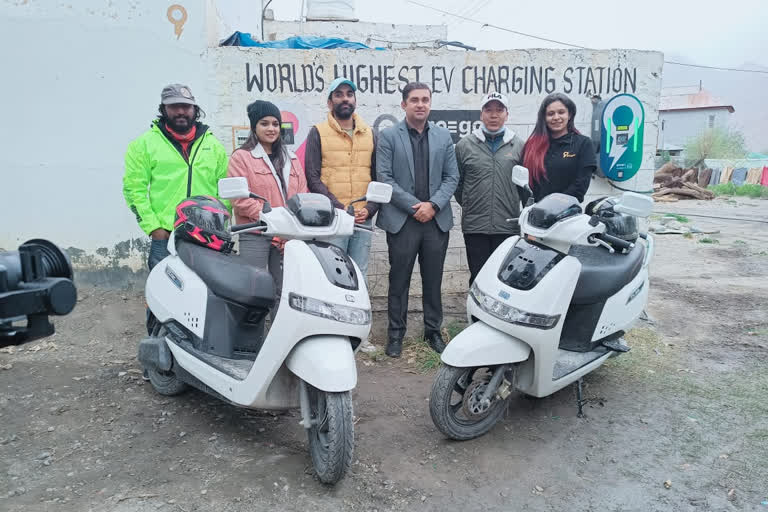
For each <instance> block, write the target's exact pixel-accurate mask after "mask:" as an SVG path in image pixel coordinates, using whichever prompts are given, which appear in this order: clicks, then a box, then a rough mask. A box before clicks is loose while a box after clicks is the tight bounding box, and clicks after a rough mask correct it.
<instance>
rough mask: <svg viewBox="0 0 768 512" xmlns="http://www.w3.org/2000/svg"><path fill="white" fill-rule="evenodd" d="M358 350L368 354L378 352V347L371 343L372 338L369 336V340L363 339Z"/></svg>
mask: <svg viewBox="0 0 768 512" xmlns="http://www.w3.org/2000/svg"><path fill="white" fill-rule="evenodd" d="M358 350H359V351H360V352H365V353H366V354H370V353H371V352H376V351H377V350H378V349H377V348H376V346H375V345H374V344H373V343H371V340H370V338H369V339H367V340H363V342H362V343H361V344H360V348H359V349H358Z"/></svg>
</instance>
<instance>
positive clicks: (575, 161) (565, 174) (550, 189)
mask: <svg viewBox="0 0 768 512" xmlns="http://www.w3.org/2000/svg"><path fill="white" fill-rule="evenodd" d="M544 168H545V169H546V171H547V174H546V177H545V178H542V180H541V181H539V182H538V183H536V182H534V181H533V180H531V183H532V186H531V189H532V190H533V198H534V199H535V200H536V202H539V201H540V200H541V199H543V198H544V197H546V196H548V195H549V194H552V193H554V192H560V193H561V194H568V195H569V196H573V197H575V198H576V199H578V200H579V202H582V201H584V194H586V193H587V189H589V182H590V179H591V177H592V173H593V172H594V171H595V169H597V160H596V157H595V148H594V146H593V145H592V139H590V138H589V137H586V136H584V135H581V134H578V133H573V132H570V133H568V134H566V135H563V136H562V137H560V138H559V139H552V138H550V139H549V149H548V150H547V154H546V155H545V156H544Z"/></svg>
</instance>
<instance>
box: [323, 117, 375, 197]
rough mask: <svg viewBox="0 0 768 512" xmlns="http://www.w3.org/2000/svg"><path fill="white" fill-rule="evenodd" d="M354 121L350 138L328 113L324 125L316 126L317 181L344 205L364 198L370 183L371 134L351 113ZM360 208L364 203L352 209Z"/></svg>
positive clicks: (365, 125)
mask: <svg viewBox="0 0 768 512" xmlns="http://www.w3.org/2000/svg"><path fill="white" fill-rule="evenodd" d="M353 119H354V120H355V136H354V137H352V138H350V136H349V134H348V133H347V132H345V131H344V130H342V129H341V127H340V126H339V123H338V122H337V121H336V119H335V118H334V117H333V116H332V115H331V114H330V113H328V120H327V121H326V122H324V123H320V124H318V125H317V131H318V133H319V134H320V147H321V152H322V158H323V165H322V168H321V169H320V179H321V180H322V182H323V183H324V184H325V186H326V187H328V190H329V191H330V192H331V194H333V195H334V196H336V198H337V199H338V200H339V201H340V202H341V203H343V204H344V206H346V205H347V204H349V203H350V201H353V200H354V199H358V198H360V197H363V196H364V195H365V192H366V191H367V189H368V183H370V182H371V156H373V132H372V131H371V128H370V127H369V126H368V125H367V124H365V122H364V121H363V120H362V119H360V117H359V116H358V115H357V114H353ZM363 206H365V203H357V204H355V209H356V210H359V209H360V208H362V207H363Z"/></svg>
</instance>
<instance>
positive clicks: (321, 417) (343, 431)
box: [307, 386, 355, 484]
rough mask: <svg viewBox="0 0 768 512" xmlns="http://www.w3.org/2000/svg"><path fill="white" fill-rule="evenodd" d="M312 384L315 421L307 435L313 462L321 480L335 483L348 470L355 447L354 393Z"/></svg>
mask: <svg viewBox="0 0 768 512" xmlns="http://www.w3.org/2000/svg"><path fill="white" fill-rule="evenodd" d="M308 387H309V389H308V391H309V408H310V411H311V421H312V423H313V424H312V427H311V428H310V429H309V430H308V431H307V434H308V436H309V453H310V455H311V456H312V464H313V465H314V467H315V472H316V473H317V477H318V478H319V479H320V481H321V482H323V483H324V484H335V483H336V482H338V481H339V480H341V479H342V478H344V475H345V474H346V473H347V470H348V469H349V465H350V464H351V463H352V454H353V452H354V448H355V426H354V423H353V420H352V394H351V393H350V392H349V391H345V392H343V393H329V392H325V391H320V390H318V389H315V388H313V387H311V386H308Z"/></svg>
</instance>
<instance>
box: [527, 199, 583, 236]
mask: <svg viewBox="0 0 768 512" xmlns="http://www.w3.org/2000/svg"><path fill="white" fill-rule="evenodd" d="M580 213H581V206H579V202H578V201H577V200H576V198H575V197H573V196H569V195H566V194H560V193H555V194H550V195H548V196H547V197H545V198H544V199H542V200H541V201H539V202H538V203H536V205H535V206H533V207H532V208H531V211H530V213H529V214H528V224H530V225H531V226H533V227H535V228H539V229H549V228H551V227H552V226H553V225H554V224H555V223H556V222H559V221H561V220H563V219H567V218H568V217H573V216H574V215H579V214H580Z"/></svg>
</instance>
